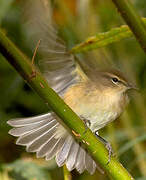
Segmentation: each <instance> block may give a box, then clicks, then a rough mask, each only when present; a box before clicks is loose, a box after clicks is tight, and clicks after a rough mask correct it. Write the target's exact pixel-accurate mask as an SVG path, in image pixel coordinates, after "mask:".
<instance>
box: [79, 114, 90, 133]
mask: <svg viewBox="0 0 146 180" xmlns="http://www.w3.org/2000/svg"><path fill="white" fill-rule="evenodd" d="M80 117H81V119H82V120H83V122H84V124H85V131H84V134H85V133H86V132H87V128H88V127H90V126H91V122H90V120H88V119H85V118H84V117H82V116H80Z"/></svg>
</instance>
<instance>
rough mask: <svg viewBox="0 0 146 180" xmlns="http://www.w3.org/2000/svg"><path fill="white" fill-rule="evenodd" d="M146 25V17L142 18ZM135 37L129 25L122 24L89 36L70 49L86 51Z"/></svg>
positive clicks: (75, 51)
mask: <svg viewBox="0 0 146 180" xmlns="http://www.w3.org/2000/svg"><path fill="white" fill-rule="evenodd" d="M142 21H143V23H144V24H145V25H146V18H142ZM130 37H133V33H132V31H131V30H130V28H129V27H128V26H127V25H122V26H121V27H118V28H112V29H111V30H109V31H107V32H103V33H98V34H96V35H94V36H91V37H88V38H87V39H86V40H85V41H83V42H81V43H80V44H78V45H76V46H74V47H73V48H72V49H71V50H70V51H71V52H72V53H80V52H86V51H90V50H94V49H97V48H101V47H105V46H107V45H109V44H112V43H116V42H119V41H121V40H123V39H126V38H130Z"/></svg>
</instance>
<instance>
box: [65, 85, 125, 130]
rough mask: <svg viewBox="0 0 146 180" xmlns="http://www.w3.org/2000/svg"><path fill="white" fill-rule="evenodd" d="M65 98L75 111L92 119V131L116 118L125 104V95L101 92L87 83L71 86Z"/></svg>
mask: <svg viewBox="0 0 146 180" xmlns="http://www.w3.org/2000/svg"><path fill="white" fill-rule="evenodd" d="M64 100H65V102H66V103H67V104H68V105H69V106H70V107H71V108H72V109H73V111H74V112H75V113H77V114H78V115H79V116H80V117H82V118H84V119H87V120H89V121H90V123H91V126H90V128H91V130H92V131H95V130H98V129H100V128H102V127H104V126H105V125H106V124H107V123H109V122H111V121H113V120H115V119H116V118H117V117H118V116H119V115H120V113H121V112H122V111H123V108H124V106H125V102H124V101H125V99H124V97H123V95H119V94H114V93H113V94H112V93H108V92H107V93H103V92H99V90H98V89H97V88H95V87H94V86H93V87H92V86H91V87H86V86H85V84H78V85H76V86H73V87H71V88H70V89H69V90H68V91H67V92H66V93H65V95H64Z"/></svg>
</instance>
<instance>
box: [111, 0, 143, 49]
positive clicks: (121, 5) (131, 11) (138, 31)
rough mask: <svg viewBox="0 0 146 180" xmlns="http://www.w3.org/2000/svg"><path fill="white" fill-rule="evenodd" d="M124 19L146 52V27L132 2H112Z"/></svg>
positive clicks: (120, 0) (124, 0)
mask: <svg viewBox="0 0 146 180" xmlns="http://www.w3.org/2000/svg"><path fill="white" fill-rule="evenodd" d="M112 1H113V3H114V4H115V5H116V7H117V9H118V11H119V12H120V14H121V16H122V17H123V19H124V20H125V21H126V23H127V24H128V26H129V27H130V29H131V30H132V32H133V33H134V35H135V37H136V39H137V40H138V42H139V43H140V45H141V47H142V49H143V50H144V51H145V52H146V26H145V24H144V23H143V21H142V20H141V18H140V16H139V14H138V13H137V11H136V9H135V8H134V6H133V5H132V4H131V2H130V0H112Z"/></svg>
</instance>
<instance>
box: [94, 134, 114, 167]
mask: <svg viewBox="0 0 146 180" xmlns="http://www.w3.org/2000/svg"><path fill="white" fill-rule="evenodd" d="M95 135H96V137H97V138H98V139H99V140H100V141H101V142H103V143H104V145H105V147H106V149H107V150H108V156H109V157H108V162H107V165H108V164H109V163H110V161H111V156H112V155H113V153H114V152H113V149H112V146H111V144H110V143H109V142H107V141H106V140H105V139H103V138H102V137H101V136H99V135H98V132H97V131H95Z"/></svg>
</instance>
